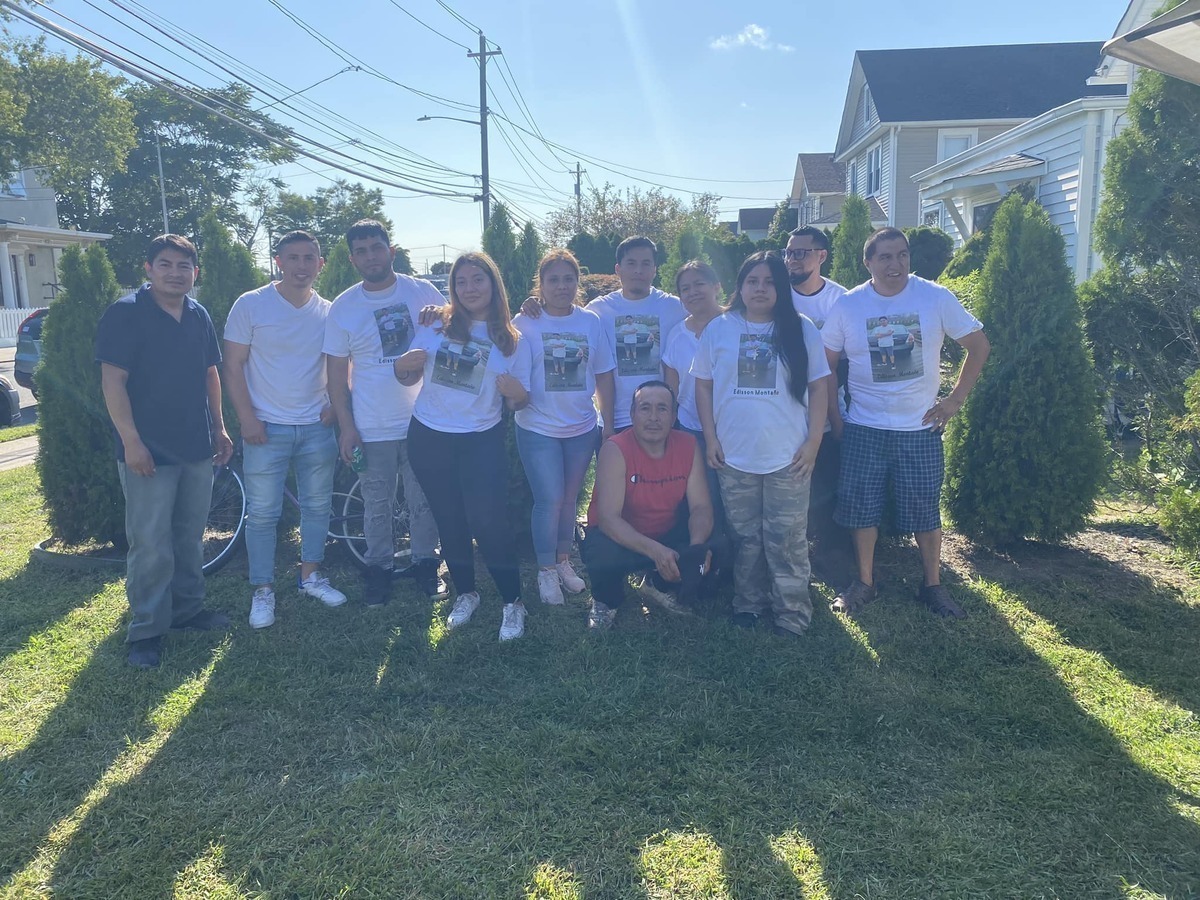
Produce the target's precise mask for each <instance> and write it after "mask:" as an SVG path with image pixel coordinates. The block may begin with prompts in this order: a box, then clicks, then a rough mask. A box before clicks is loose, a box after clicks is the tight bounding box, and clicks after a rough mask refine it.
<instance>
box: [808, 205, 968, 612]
mask: <svg viewBox="0 0 1200 900" xmlns="http://www.w3.org/2000/svg"><path fill="white" fill-rule="evenodd" d="M863 262H864V263H865V264H866V267H867V271H869V272H870V273H871V280H870V281H868V282H867V283H865V284H861V285H859V286H858V287H856V288H854V289H853V290H851V291H849V292H847V294H846V295H845V296H844V297H842V299H841V300H839V301H838V302H837V303H836V304H835V305H834V307H833V309H832V310H830V313H829V317H828V318H827V319H826V321H825V327H824V329H822V332H821V336H822V338H823V340H824V343H825V352H826V355H827V356H828V358H829V364H830V366H833V365H834V364H835V363H836V362H837V360H838V357H839V356H840V355H841V354H843V353H845V355H846V358H847V359H848V360H849V362H850V371H849V380H848V385H849V389H850V406H849V408H848V409H847V410H846V412H845V415H844V426H843V415H842V412H841V409H840V405H839V404H837V403H833V404H831V407H830V421H831V422H832V423H833V437H834V438H835V439H839V440H841V441H842V472H841V480H840V482H839V484H838V502H837V511H836V518H837V521H838V522H840V523H841V524H842V525H844V526H846V527H847V528H850V529H851V532H852V535H853V539H854V551H855V555H856V556H857V559H858V577H857V578H856V579H855V580H854V581H852V582H851V584H850V586H849V587H847V588H846V589H845V590H844V591H842V592H841V593H840V594H839V595H838V597H837V599H836V600H835V601H834V603H833V609H834V611H835V612H843V613H845V614H847V615H849V616H854V615H856V614H857V613H858V612H859V611H860V610H861V609H862V607H863V606H864V605H865V604H866V603H868V602H870V601H871V600H872V599H873V598H874V596H875V578H874V559H875V542H876V539H877V538H878V536H879V522H880V519H881V518H882V516H883V508H884V502H885V499H886V496H885V495H886V492H887V485H888V482H889V480H891V481H892V482H893V483H894V494H895V501H896V524H897V526H898V527H899V529H900V530H901V531H911V532H914V535H915V537H916V541H917V547H918V548H919V549H920V551H921V566H922V568H923V569H924V575H925V580H924V583H923V586H922V588H921V590H920V593H919V594H918V598H917V599H918V600H919V601H920V602H922V603H924V604H926V605H927V606H928V607H929V608H930V609H931V610H932V611H933V612H934V613H936V614H937V615H940V616H952V617H954V618H963V617H964V616H966V612H965V611H964V610H963V609H962V608H961V607H960V606H959V605H958V604H957V603H956V602H955V601H954V600H953V599H952V598H951V597H950V594H949V592H948V591H947V590H946V589H945V587H943V586H942V583H941V555H942V525H941V514H940V510H939V504H940V501H941V492H942V478H943V475H944V471H945V461H944V456H943V453H942V432H943V430H944V429H945V427H946V423H947V422H948V421H949V420H950V418H951V417H952V416H953V415H954V414H955V413H957V412H958V411H959V410H960V409H961V408H962V405H963V403H964V402H965V401H966V399H967V395H968V394H969V393H970V392H971V389H972V388H973V387H974V386H975V383H976V382H977V381H978V380H979V375H980V373H981V372H982V371H983V364H984V363H985V362H986V361H987V357H988V352H989V351H990V349H991V347H990V344H989V343H988V339H987V337H986V336H985V335H984V333H983V325H982V324H981V323H980V322H979V320H978V319H976V318H975V317H974V316H972V315H971V314H970V313H969V312H967V311H966V309H964V308H963V305H962V304H961V303H960V302H959V301H958V298H957V297H955V296H954V295H953V294H952V293H950V291H948V290H946V288H944V287H942V286H941V285H938V284H935V283H934V282H932V281H926V280H925V279H924V278H919V277H917V276H916V275H910V274H909V254H908V239H907V238H905V236H904V232H902V231H900V230H899V229H896V228H882V229H880V230H879V231H876V232H875V233H874V234H872V235H871V237H870V238H869V239H868V240H867V242H866V245H865V246H864V248H863ZM881 323H885V324H886V328H885V330H888V329H893V330H894V333H895V334H897V335H898V334H900V333H901V330H900V326H903V329H904V332H903V333H904V334H905V338H904V340H903V342H902V343H895V342H894V344H895V345H894V346H893V348H892V356H893V358H894V362H893V364H892V365H890V366H882V365H878V364H875V359H874V358H875V357H879V356H880V355H881V352H880V350H879V348H878V344H877V345H876V347H872V346H871V337H872V336H873V335H874V334H876V333H877V329H878V328H879V327H880V324H881ZM947 335H949V337H950V338H952V339H953V340H955V341H957V342H958V343H959V344H960V345H962V347H963V349H965V350H966V351H967V353H966V358H965V359H964V360H963V364H962V368H961V369H960V370H959V373H958V380H957V382H956V383H955V385H954V390H952V391H951V392H950V393H949V394H948V395H947V396H946V397H943V398H942V399H941V400H938V397H937V394H938V387H939V383H940V368H939V359H940V356H941V349H942V342H943V340H944V339H945V336H947ZM876 340H877V341H878V338H877V339H876Z"/></svg>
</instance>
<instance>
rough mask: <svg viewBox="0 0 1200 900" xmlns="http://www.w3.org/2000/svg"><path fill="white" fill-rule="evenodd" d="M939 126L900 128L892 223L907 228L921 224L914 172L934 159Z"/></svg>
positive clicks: (929, 164)
mask: <svg viewBox="0 0 1200 900" xmlns="http://www.w3.org/2000/svg"><path fill="white" fill-rule="evenodd" d="M937 141H938V129H936V128H901V129H900V133H899V134H898V135H897V136H896V211H895V215H894V216H893V217H892V224H894V225H895V226H896V227H897V228H908V227H910V226H912V225H920V224H921V218H922V217H921V215H920V212H919V210H918V209H917V186H916V184H915V183H914V182H913V180H912V177H913V175H915V174H917V172H920V171H922V170H924V169H928V168H929V167H930V166H932V165H933V164H934V163H935V162H936V161H937Z"/></svg>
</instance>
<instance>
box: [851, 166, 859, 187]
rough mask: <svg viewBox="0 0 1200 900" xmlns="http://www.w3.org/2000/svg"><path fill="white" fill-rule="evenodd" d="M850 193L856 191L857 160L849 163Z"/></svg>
mask: <svg viewBox="0 0 1200 900" xmlns="http://www.w3.org/2000/svg"><path fill="white" fill-rule="evenodd" d="M850 193H851V194H857V193H858V160H855V161H854V162H852V163H850Z"/></svg>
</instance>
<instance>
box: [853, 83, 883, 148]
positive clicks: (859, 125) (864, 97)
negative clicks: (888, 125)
mask: <svg viewBox="0 0 1200 900" xmlns="http://www.w3.org/2000/svg"><path fill="white" fill-rule="evenodd" d="M864 107H867V109H866V111H865V112H864ZM878 124H879V113H878V112H877V111H876V109H875V103H874V102H873V101H872V100H871V91H870V88H868V87H867V86H866V85H864V86H863V89H862V90H861V91H859V92H858V99H857V100H855V101H854V127H853V128H852V129H851V130H850V142H849V143H850V144H853V143H854V142H855V141H858V140H861V139H862V138H863V137H864V136H865V135H866V134H867V133H868V132H870V131H871V129H873V128H875V126H877V125H878Z"/></svg>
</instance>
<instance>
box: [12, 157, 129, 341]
mask: <svg viewBox="0 0 1200 900" xmlns="http://www.w3.org/2000/svg"><path fill="white" fill-rule="evenodd" d="M110 237H112V235H109V234H94V233H91V232H87V231H70V230H67V229H65V228H59V227H58V206H57V204H56V203H55V199H54V191H53V190H52V189H50V188H49V187H46V186H45V185H43V184H42V183H41V181H39V179H38V170H37V169H24V170H22V171H20V172H18V173H16V174H15V175H11V176H9V177H8V179H7V180H5V179H4V178H3V176H0V308H7V309H14V308H16V309H24V308H30V307H38V306H46V305H48V304H49V302H50V301H51V300H52V299H53V298H54V295H55V293H56V292H57V291H58V259H59V256H61V254H62V251H63V248H65V247H69V246H71V245H72V244H79V245H82V246H88V245H89V244H94V243H95V242H96V241H105V240H108V239H109V238H110ZM14 334H15V332H14ZM2 336H3V328H2V327H0V337H2Z"/></svg>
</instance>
